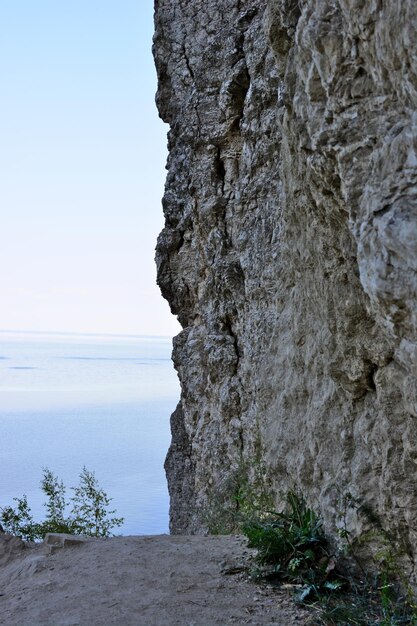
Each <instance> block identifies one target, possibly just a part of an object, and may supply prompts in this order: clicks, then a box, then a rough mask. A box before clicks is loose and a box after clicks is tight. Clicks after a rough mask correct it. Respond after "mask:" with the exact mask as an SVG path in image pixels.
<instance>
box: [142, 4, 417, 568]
mask: <svg viewBox="0 0 417 626" xmlns="http://www.w3.org/2000/svg"><path fill="white" fill-rule="evenodd" d="M155 24H156V33H155V45H154V56H155V62H156V67H157V71H158V77H159V88H158V94H157V104H158V107H159V112H160V115H161V117H162V118H163V119H164V120H165V121H166V122H168V123H169V124H170V132H169V158H168V166H167V168H168V176H167V184H166V192H165V196H164V200H163V206H164V213H165V219H166V224H165V228H164V230H163V232H162V233H161V235H160V237H159V241H158V246H157V266H158V282H159V285H160V287H161V290H162V293H163V295H164V297H165V298H166V299H167V300H168V301H169V303H170V305H171V309H172V311H173V313H175V314H176V315H178V318H179V320H180V322H181V324H182V326H183V329H184V330H183V331H182V332H181V334H180V335H179V336H178V337H177V338H176V339H175V342H174V362H175V366H176V368H177V370H178V373H179V377H180V381H181V387H182V395H181V403H180V407H179V408H178V409H177V411H176V413H175V414H174V420H173V437H174V440H173V448H171V451H170V453H169V459H168V462H167V470H168V481H169V486H170V491H171V494H172V496H173V497H172V501H171V528H172V530H173V531H174V532H202V531H204V528H205V526H204V515H203V512H204V510H205V507H207V503H208V502H209V501H210V498H212V496H213V493H215V491H216V489H219V488H220V487H221V485H224V484H227V481H228V480H229V479H230V477H231V476H232V475H233V474H234V473H236V472H237V473H239V472H241V471H242V468H245V471H246V472H247V474H248V475H249V477H251V474H253V471H254V470H253V468H254V466H255V465H256V463H258V464H262V465H263V466H265V468H266V472H267V477H268V480H269V482H270V485H271V487H272V489H273V490H274V492H275V493H276V494H277V501H278V496H279V493H280V492H282V491H285V490H286V489H287V488H288V487H290V486H294V485H295V486H297V487H298V488H299V489H300V490H301V491H302V492H303V493H304V494H306V496H307V498H308V501H309V503H310V504H312V505H313V506H314V507H315V508H316V509H317V510H319V511H320V512H321V514H322V516H323V517H324V519H325V522H326V527H327V530H328V531H330V532H332V531H334V530H335V525H336V524H337V517H338V511H339V508H338V507H339V504H338V503H339V502H340V496H341V494H342V495H343V493H346V492H351V493H352V494H353V495H354V496H355V497H358V498H360V499H361V500H363V501H364V502H366V503H367V504H368V505H369V506H370V507H371V509H372V510H373V511H374V513H376V514H377V515H378V516H379V518H380V520H381V523H382V525H383V526H384V527H385V528H386V529H388V530H390V531H391V532H393V533H394V534H396V535H397V536H398V537H400V538H401V541H402V545H403V547H404V549H405V551H406V552H407V553H408V555H409V556H410V559H411V562H412V561H413V560H414V563H415V561H416V552H415V551H416V546H417V526H416V522H415V519H416V509H417V480H416V478H417V475H416V463H417V378H416V374H417V342H416V340H417V306H416V296H417V275H416V270H417V221H416V218H417V113H416V109H417V3H416V2H415V1H414V0H298V1H297V0H256V1H253V0H204V1H202V0H156V2H155ZM348 521H349V523H350V524H353V525H354V526H355V525H356V526H355V527H354V528H353V530H355V531H356V532H358V533H360V532H361V528H362V527H361V523H362V522H361V521H360V520H359V519H357V518H355V517H354V516H353V515H352V519H349V520H348Z"/></svg>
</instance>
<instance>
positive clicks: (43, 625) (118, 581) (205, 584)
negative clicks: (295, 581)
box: [0, 535, 307, 626]
mask: <svg viewBox="0 0 417 626" xmlns="http://www.w3.org/2000/svg"><path fill="white" fill-rule="evenodd" d="M7 538H8V537H7V536H5V535H0V624H2V625H3V624H4V625H5V626H111V625H114V624H116V625H117V626H142V625H143V626H153V625H154V626H170V625H171V624H172V625H174V624H180V625H184V626H211V625H213V626H214V625H215V624H260V625H261V624H269V625H270V626H272V625H280V626H288V625H292V624H297V625H299V624H300V625H302V624H305V623H306V617H307V613H305V612H304V611H302V610H300V609H298V608H297V607H295V606H294V604H293V603H292V602H291V600H290V598H289V597H288V595H287V594H285V593H284V592H279V591H272V590H268V589H265V588H261V587H258V586H256V585H255V584H253V583H252V582H250V581H248V579H247V575H246V574H245V573H243V572H237V570H238V569H239V568H240V567H241V566H242V565H244V564H245V558H247V556H246V555H245V544H244V542H243V541H242V540H241V539H239V538H238V537H219V536H216V537H197V536H193V537H174V536H167V535H157V536H150V537H116V538H112V539H104V540H88V541H86V542H84V543H79V544H76V545H73V546H70V545H66V546H64V547H52V548H51V546H48V545H37V546H36V547H31V548H28V547H26V548H24V549H22V546H21V544H20V543H19V540H17V539H16V538H13V540H12V541H6V539H7ZM50 541H56V537H55V538H53V539H51V540H50ZM59 541H60V542H61V543H62V538H60V539H59Z"/></svg>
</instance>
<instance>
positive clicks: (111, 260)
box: [0, 0, 180, 335]
mask: <svg viewBox="0 0 417 626" xmlns="http://www.w3.org/2000/svg"><path fill="white" fill-rule="evenodd" d="M0 25H1V26H0V80H1V91H2V98H1V101H0V216H1V223H0V329H3V330H5V329H7V330H19V331H22V330H23V331H49V332H62V331H63V332H76V333H78V332H91V333H115V334H136V335H173V334H176V333H177V332H178V331H179V330H180V327H179V325H178V323H177V321H176V318H175V317H173V316H172V315H171V314H170V311H169V306H168V304H167V303H166V302H165V300H163V298H162V296H161V295H160V292H159V289H158V287H157V286H156V283H155V281H156V277H155V265H154V248H155V244H156V238H157V235H158V233H159V231H160V230H161V229H162V226H163V216H162V208H161V197H162V194H163V185H164V179H165V161H166V133H167V126H166V125H165V124H163V123H162V121H161V120H160V119H159V118H158V114H157V111H156V107H155V104H154V93H155V90H156V75H155V70H154V66H153V60H152V55H151V39H152V31H153V0H36V2H35V1H34V0H0Z"/></svg>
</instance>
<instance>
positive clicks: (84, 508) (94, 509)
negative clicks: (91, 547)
mask: <svg viewBox="0 0 417 626" xmlns="http://www.w3.org/2000/svg"><path fill="white" fill-rule="evenodd" d="M41 488H42V491H43V493H44V494H45V495H46V497H47V501H46V503H45V505H44V506H45V507H46V518H45V520H44V521H43V522H35V521H34V519H33V517H32V514H31V509H30V507H29V505H28V501H27V497H26V495H23V496H22V497H21V498H14V500H15V502H17V506H16V507H15V508H13V507H12V506H7V507H4V508H2V509H0V522H1V523H2V525H3V527H4V530H5V531H6V532H8V533H10V534H13V535H18V536H20V537H22V539H24V540H26V541H36V540H41V539H43V538H44V537H45V535H46V534H47V533H50V532H53V533H69V534H73V535H87V536H89V537H108V536H110V535H111V532H110V531H111V529H112V528H113V527H115V526H121V525H122V524H123V521H124V520H123V518H122V517H111V516H112V515H113V514H114V513H115V511H114V510H110V511H109V510H108V506H109V504H110V501H111V498H109V497H108V496H107V494H106V493H105V491H104V490H103V489H101V488H100V486H99V484H98V481H97V479H96V477H95V474H94V472H90V471H89V470H87V468H86V467H83V469H82V471H81V473H80V483H79V485H78V487H72V490H73V492H74V495H73V497H72V498H70V502H71V503H72V508H71V509H70V512H69V513H68V514H67V509H68V504H67V502H66V499H65V494H66V488H65V486H64V484H63V482H62V481H61V480H59V479H58V477H57V476H56V475H55V474H53V472H51V471H50V470H49V469H47V468H45V469H44V470H43V478H42V481H41Z"/></svg>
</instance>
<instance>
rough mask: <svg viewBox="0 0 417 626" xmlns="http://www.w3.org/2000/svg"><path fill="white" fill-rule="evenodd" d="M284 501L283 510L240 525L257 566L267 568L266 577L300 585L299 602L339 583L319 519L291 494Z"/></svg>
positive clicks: (340, 582)
mask: <svg viewBox="0 0 417 626" xmlns="http://www.w3.org/2000/svg"><path fill="white" fill-rule="evenodd" d="M285 500H286V507H285V509H284V511H282V512H276V511H274V512H267V513H266V514H264V515H263V516H262V517H258V518H257V519H256V518H255V519H249V520H248V521H247V522H246V523H245V524H243V527H242V530H243V533H244V534H245V535H246V536H247V538H248V540H249V541H248V546H249V547H250V548H256V550H257V560H258V562H259V563H261V564H262V565H268V566H269V570H267V575H268V577H269V578H271V577H273V578H276V579H278V580H280V581H286V582H290V583H297V584H299V585H302V589H301V591H300V594H299V599H300V601H305V600H306V599H307V598H308V597H309V596H312V595H314V594H316V593H317V592H318V591H319V590H327V591H334V590H338V589H339V588H340V587H341V586H342V581H340V580H337V579H335V578H334V576H333V570H334V562H333V560H332V557H331V555H330V554H329V552H328V550H327V541H326V538H325V535H324V531H323V527H322V522H321V520H320V519H319V518H318V516H317V515H316V514H315V512H314V511H313V510H312V509H310V508H309V507H308V506H307V505H306V502H305V501H304V499H303V498H302V497H301V496H300V495H299V494H297V493H296V492H295V491H289V492H288V494H287V495H286V498H285Z"/></svg>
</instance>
